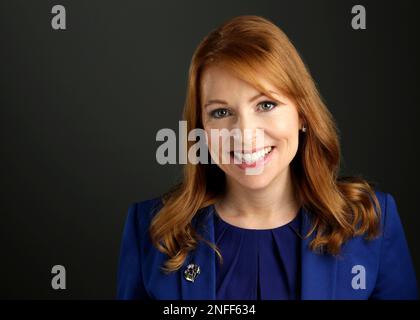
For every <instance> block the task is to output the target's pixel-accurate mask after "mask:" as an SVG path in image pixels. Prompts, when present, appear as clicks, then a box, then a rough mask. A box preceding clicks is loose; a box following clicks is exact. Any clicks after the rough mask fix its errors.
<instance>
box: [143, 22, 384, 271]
mask: <svg viewBox="0 0 420 320" xmlns="http://www.w3.org/2000/svg"><path fill="white" fill-rule="evenodd" d="M216 63H217V64H220V65H223V67H224V68H227V69H228V70H229V71H231V72H232V73H233V74H235V75H236V76H237V77H239V78H240V79H243V80H244V81H247V82H248V83H250V84H251V85H253V86H254V87H255V88H257V89H258V90H259V91H261V92H263V93H264V94H265V95H267V96H268V97H270V96H271V95H270V92H267V90H266V88H264V87H263V86H262V84H261V83H260V82H259V81H260V80H259V79H260V76H261V74H263V75H264V79H265V80H268V81H270V82H271V83H272V84H274V85H275V86H276V87H277V88H278V89H279V90H280V91H281V92H282V93H284V94H286V95H287V96H288V97H289V98H290V99H293V101H294V102H295V104H296V106H297V108H298V113H299V115H300V116H301V117H302V119H303V120H304V123H305V125H306V127H307V130H306V133H304V134H303V133H301V136H300V137H299V147H298V151H297V154H296V156H295V158H294V159H293V160H292V162H291V163H290V166H291V173H292V183H293V184H294V190H295V192H296V199H298V200H299V201H300V203H301V204H302V206H304V207H305V208H306V209H307V210H308V211H309V212H310V213H311V216H312V222H313V224H312V229H311V230H310V232H309V234H308V235H306V236H309V235H310V234H312V233H313V232H315V236H314V238H313V240H312V241H311V244H310V246H311V249H312V250H317V249H319V250H322V251H325V252H327V253H330V254H334V255H336V254H338V253H339V251H340V247H341V246H342V244H343V243H344V242H345V241H346V240H348V239H349V238H351V237H353V236H356V235H365V236H366V238H367V239H372V238H373V237H375V236H376V235H378V232H379V215H380V214H381V213H380V206H379V202H378V199H377V198H376V195H375V192H374V190H373V183H371V182H368V181H366V180H365V179H363V178H362V177H338V171H339V165H340V143H339V137H338V129H337V127H336V125H335V122H334V119H333V117H332V115H331V113H330V112H329V110H328V109H327V107H326V106H325V104H324V103H323V101H322V99H321V97H320V94H319V93H318V90H317V88H316V86H315V83H314V81H313V79H312V77H311V75H310V73H309V71H308V69H307V68H306V66H305V64H304V63H303V61H302V60H301V58H300V56H299V54H298V52H297V50H296V49H295V47H294V46H293V44H292V43H291V42H290V40H289V39H288V38H287V36H286V35H285V34H284V33H283V32H282V31H281V30H280V29H279V28H278V27H277V26H276V25H275V24H273V23H272V22H271V21H269V20H267V19H265V18H262V17H259V16H250V15H246V16H239V17H235V18H233V19H231V20H229V21H227V22H225V23H224V24H223V25H221V26H220V27H219V28H217V29H215V30H213V31H212V32H211V33H210V34H209V35H207V36H206V37H205V38H204V39H203V40H202V42H201V43H200V44H199V46H198V47H197V49H196V50H195V52H194V55H193V57H192V61H191V65H190V68H189V79H188V88H187V95H186V101H185V105H184V113H183V120H186V121H187V128H188V132H189V131H190V130H192V129H194V128H203V125H202V121H201V97H200V88H201V83H200V81H201V77H202V74H203V72H204V71H205V70H206V68H208V67H209V66H211V65H213V64H216ZM186 143H187V145H188V148H190V147H191V146H192V145H193V144H194V143H195V142H193V141H187V142H186ZM224 183H225V176H224V172H223V171H222V170H221V169H220V168H219V167H218V166H217V165H215V164H191V163H187V164H186V165H185V166H184V177H183V180H182V182H181V183H179V184H178V185H176V186H175V187H174V188H173V189H172V190H171V191H169V192H168V193H166V194H165V195H163V203H164V205H163V207H162V208H161V210H160V211H159V212H158V214H157V215H156V216H155V217H154V219H153V220H152V223H151V225H150V230H149V231H150V236H151V239H152V241H153V243H154V245H155V246H156V248H158V249H159V250H160V251H161V252H163V253H165V254H167V255H168V257H169V259H168V260H167V261H166V262H165V266H164V267H163V269H164V270H165V271H167V272H171V271H176V270H177V269H179V268H180V267H181V266H182V265H183V262H184V260H185V258H186V257H187V255H188V253H189V252H190V251H192V250H194V249H195V248H196V246H197V244H198V241H200V240H205V239H202V237H201V236H200V235H199V234H198V233H197V232H196V231H195V230H194V228H193V227H192V225H191V221H192V218H193V217H194V215H195V214H196V213H197V211H198V210H199V209H201V208H204V207H206V206H208V205H210V204H213V203H215V202H216V201H217V199H218V197H219V196H220V195H221V194H222V193H223V192H224V188H223V186H224ZM221 186H222V187H221ZM375 208H376V209H375ZM206 242H207V241H206ZM207 243H208V244H209V245H210V246H211V247H212V248H213V249H214V250H215V251H216V252H217V254H218V255H219V258H221V254H220V252H219V250H218V248H217V247H216V246H215V244H213V243H209V242H207Z"/></svg>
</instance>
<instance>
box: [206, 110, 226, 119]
mask: <svg viewBox="0 0 420 320" xmlns="http://www.w3.org/2000/svg"><path fill="white" fill-rule="evenodd" d="M228 113H229V111H228V110H227V109H216V110H213V111H212V112H210V115H211V116H212V117H213V118H223V117H226V115H227V114H228Z"/></svg>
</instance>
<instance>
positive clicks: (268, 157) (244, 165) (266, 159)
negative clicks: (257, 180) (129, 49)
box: [229, 146, 276, 170]
mask: <svg viewBox="0 0 420 320" xmlns="http://www.w3.org/2000/svg"><path fill="white" fill-rule="evenodd" d="M257 151H258V150H257ZM274 152H276V147H274V146H271V151H270V152H269V153H267V154H266V155H265V156H264V157H263V158H261V159H258V160H257V161H256V162H253V163H250V164H248V163H246V162H244V161H243V162H242V163H235V160H236V161H238V159H237V158H235V156H234V155H233V152H230V153H229V154H230V159H231V163H232V164H234V165H236V166H238V167H239V168H240V169H242V170H245V169H246V168H256V167H258V166H261V165H266V164H267V163H268V162H269V161H270V160H271V158H272V157H273V153H274Z"/></svg>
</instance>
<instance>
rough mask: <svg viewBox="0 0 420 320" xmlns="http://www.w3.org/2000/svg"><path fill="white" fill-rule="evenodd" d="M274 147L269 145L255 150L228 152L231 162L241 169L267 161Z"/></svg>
mask: <svg viewBox="0 0 420 320" xmlns="http://www.w3.org/2000/svg"><path fill="white" fill-rule="evenodd" d="M274 149H275V147H274V146H269V147H265V148H262V149H260V150H258V151H256V152H239V151H232V152H230V157H231V159H232V163H234V164H235V165H237V166H239V167H240V168H241V169H245V168H249V167H256V166H257V165H260V164H262V163H264V164H265V163H267V162H268V161H269V160H270V158H271V154H272V152H273V150H274ZM234 160H235V161H236V163H235V162H234ZM238 162H239V163H238Z"/></svg>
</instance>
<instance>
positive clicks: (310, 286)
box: [179, 205, 337, 300]
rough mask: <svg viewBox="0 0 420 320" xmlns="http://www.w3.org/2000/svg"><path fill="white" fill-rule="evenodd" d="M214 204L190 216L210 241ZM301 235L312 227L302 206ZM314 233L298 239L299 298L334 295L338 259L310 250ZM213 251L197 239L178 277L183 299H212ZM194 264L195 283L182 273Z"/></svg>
mask: <svg viewBox="0 0 420 320" xmlns="http://www.w3.org/2000/svg"><path fill="white" fill-rule="evenodd" d="M212 208H213V206H211V205H210V206H208V207H206V208H204V209H202V211H201V213H200V214H198V215H197V216H196V217H194V219H193V226H194V227H195V229H196V230H197V231H198V232H199V233H200V234H201V235H202V236H203V237H204V238H205V239H206V240H208V241H210V242H211V243H214V242H215V239H214V220H213V211H212ZM302 216H303V217H302V229H301V230H302V235H303V236H304V235H306V234H307V233H308V231H309V230H310V228H311V221H310V216H309V213H308V212H307V211H306V209H303V215H302ZM313 237H314V234H312V235H311V236H310V237H308V238H303V239H302V242H301V266H302V267H301V299H302V300H329V299H334V298H335V288H336V277H337V258H336V257H334V256H332V255H329V254H320V253H316V252H314V251H312V250H311V249H310V248H309V244H310V242H311V240H312V239H313ZM215 258H216V257H215V252H214V250H213V249H212V248H211V247H209V246H208V245H207V244H206V243H205V242H204V241H199V243H198V246H197V248H196V249H195V250H193V251H192V252H191V253H190V254H189V255H188V257H187V259H186V260H185V262H184V265H183V266H182V267H181V269H180V272H179V276H180V282H181V299H182V300H215V299H216V261H215ZM190 263H194V264H196V265H198V266H199V267H200V274H199V275H198V276H197V278H196V279H195V281H194V282H191V281H188V280H187V279H186V278H185V276H184V270H185V269H186V267H187V265H188V264H190Z"/></svg>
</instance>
